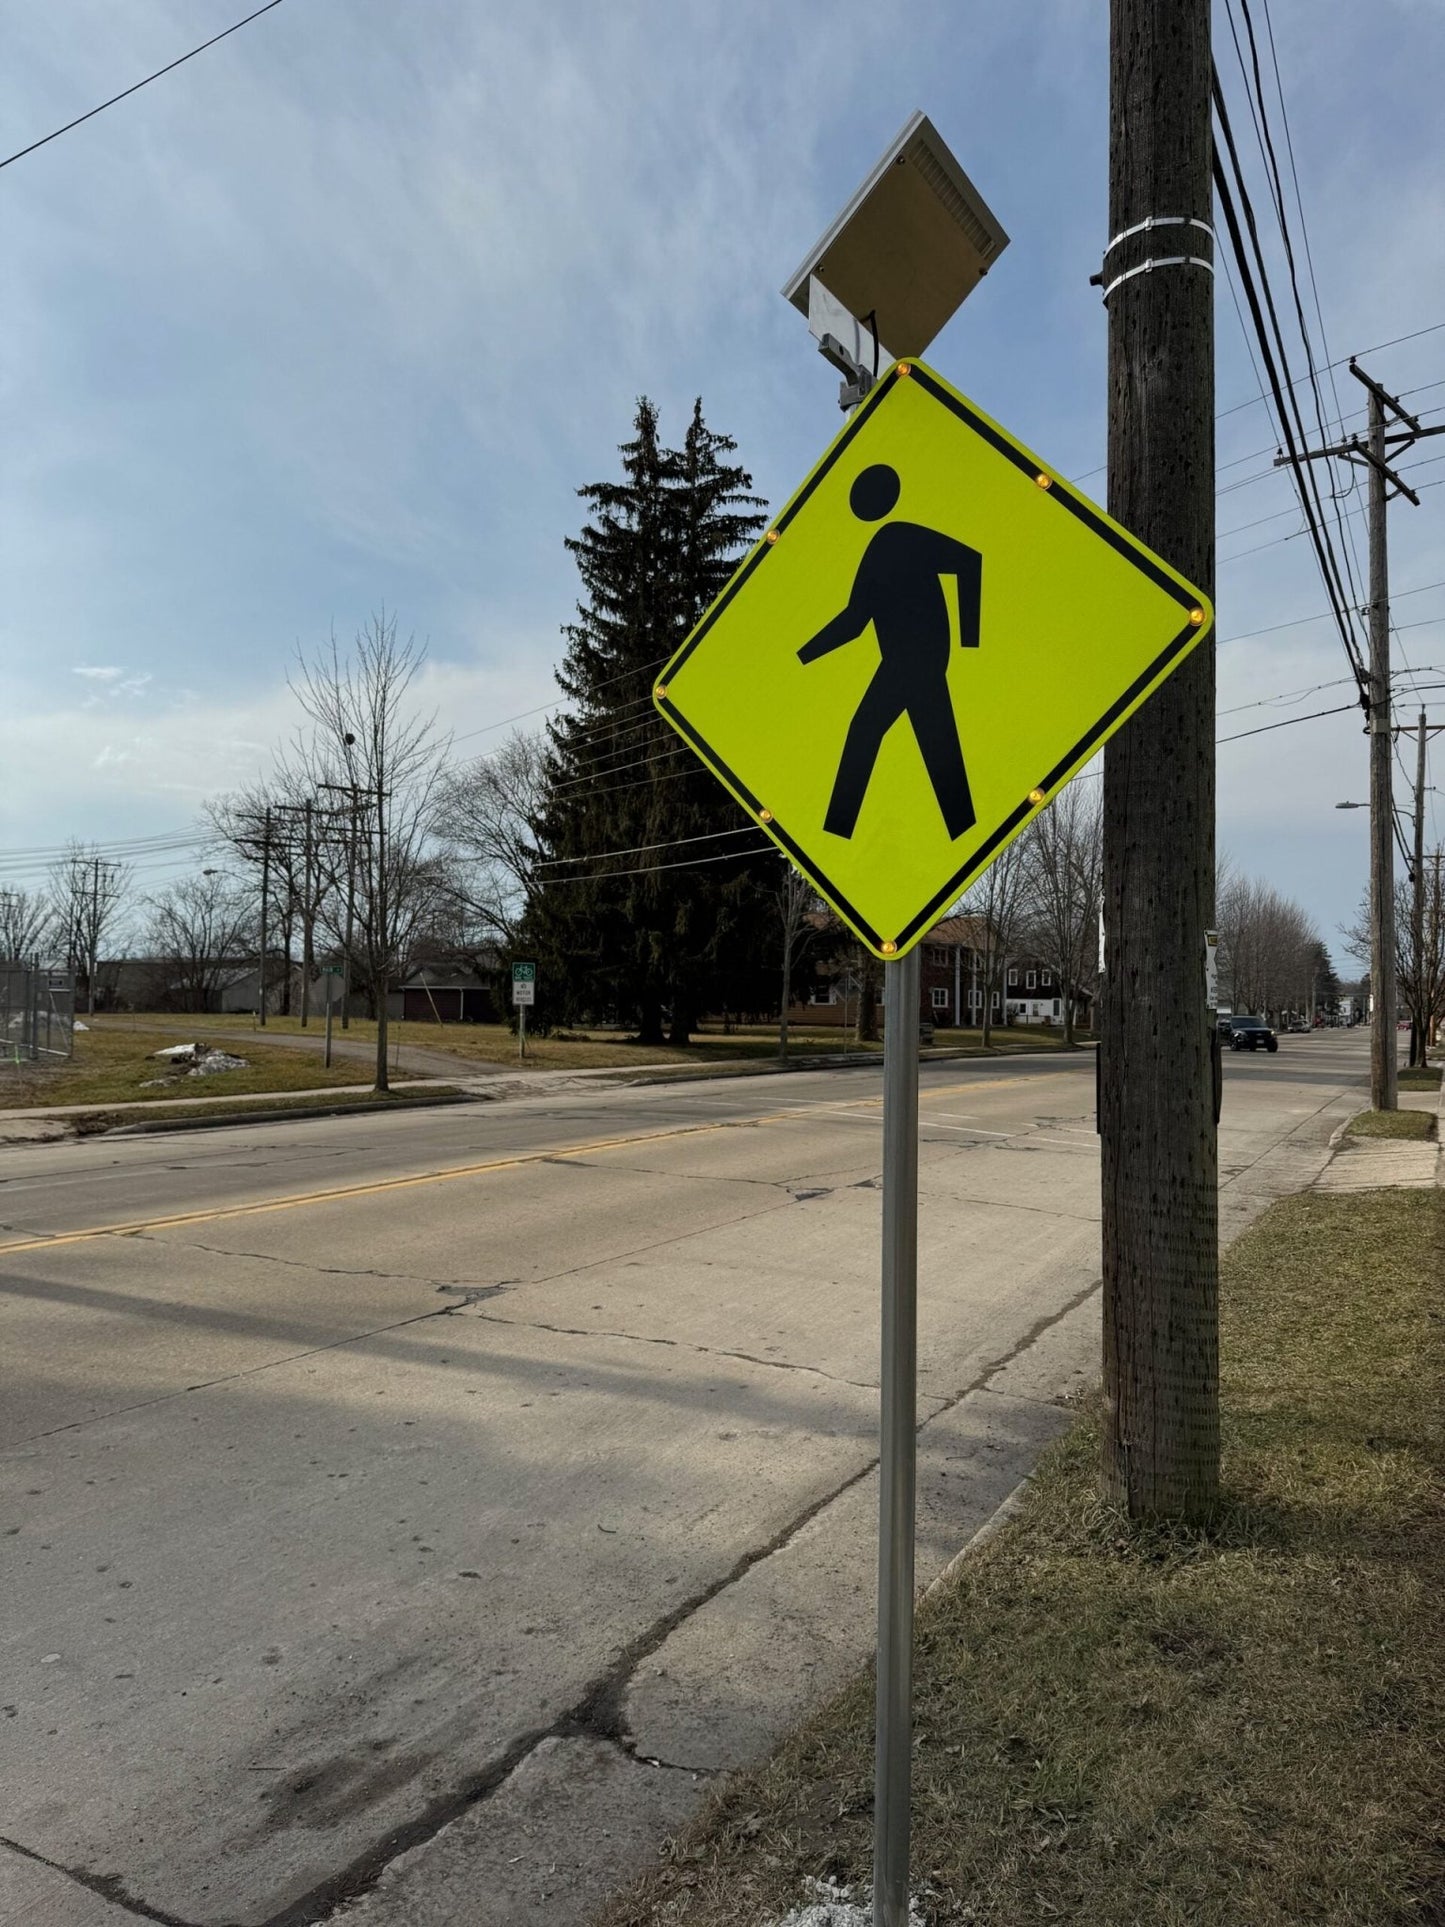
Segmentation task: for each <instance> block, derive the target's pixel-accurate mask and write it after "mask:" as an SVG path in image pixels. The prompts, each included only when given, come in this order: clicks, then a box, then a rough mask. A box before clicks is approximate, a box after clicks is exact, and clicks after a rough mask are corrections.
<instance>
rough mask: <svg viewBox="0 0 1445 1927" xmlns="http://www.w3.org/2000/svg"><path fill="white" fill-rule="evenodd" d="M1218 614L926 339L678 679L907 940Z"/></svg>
mask: <svg viewBox="0 0 1445 1927" xmlns="http://www.w3.org/2000/svg"><path fill="white" fill-rule="evenodd" d="M1212 622H1213V611H1212V610H1211V608H1210V605H1209V602H1208V600H1207V599H1206V597H1204V596H1203V595H1202V594H1201V593H1200V592H1199V590H1198V589H1196V588H1194V587H1193V586H1192V585H1191V584H1190V583H1188V582H1186V581H1185V579H1184V578H1183V576H1181V575H1180V574H1179V573H1178V572H1177V571H1176V570H1174V569H1172V568H1171V567H1170V566H1169V565H1168V563H1167V562H1164V561H1162V560H1161V559H1160V557H1158V556H1157V555H1154V554H1152V553H1151V551H1150V550H1148V549H1147V548H1145V546H1144V545H1143V543H1142V542H1139V541H1137V540H1136V539H1135V538H1134V537H1133V536H1132V535H1130V534H1129V532H1128V530H1127V529H1123V528H1121V527H1120V526H1119V524H1118V523H1117V522H1115V521H1113V520H1112V519H1111V518H1110V517H1109V516H1108V515H1107V514H1106V513H1105V512H1104V510H1103V509H1101V508H1099V507H1098V506H1097V504H1095V503H1093V502H1091V501H1089V500H1088V499H1087V497H1085V496H1084V495H1082V494H1080V492H1079V491H1078V490H1077V489H1076V488H1075V487H1073V485H1072V484H1071V483H1069V482H1068V481H1066V480H1065V479H1064V477H1063V476H1061V475H1059V474H1057V473H1056V472H1055V471H1054V470H1053V469H1050V468H1048V467H1046V466H1045V465H1044V464H1043V463H1042V462H1040V460H1039V458H1038V457H1037V456H1036V455H1034V454H1032V453H1031V452H1030V451H1029V450H1028V449H1027V448H1025V447H1024V446H1023V444H1022V443H1021V442H1018V441H1016V440H1015V439H1014V438H1013V436H1011V435H1010V434H1008V433H1007V431H1006V430H1004V429H1002V428H1000V427H999V425H998V423H997V422H994V421H991V420H990V419H989V418H988V417H987V416H986V415H985V414H983V412H982V411H981V410H980V409H978V408H976V407H975V406H974V405H973V403H972V402H970V401H967V400H965V398H964V397H963V396H962V395H960V394H958V393H957V392H956V390H954V389H953V388H951V387H949V385H948V383H947V382H945V381H943V380H942V379H941V377H939V376H938V375H936V374H934V373H933V371H932V370H931V369H929V368H926V367H925V366H924V365H923V363H922V362H918V361H901V362H898V363H896V364H895V365H894V366H893V367H892V368H891V369H890V370H889V371H888V373H887V374H886V375H884V377H883V378H882V380H881V381H880V382H879V383H878V384H877V386H876V387H875V388H874V389H873V390H872V392H871V393H870V394H869V396H868V398H867V399H866V401H864V403H863V405H862V406H861V407H860V408H859V409H858V410H857V411H856V412H855V413H854V415H853V416H852V417H851V419H850V420H849V422H848V424H847V426H846V427H845V428H844V429H843V430H842V432H841V433H840V434H839V435H838V436H837V438H836V439H835V441H834V442H833V444H832V446H831V447H830V448H829V449H828V451H827V453H826V454H825V455H824V456H823V458H822V460H821V461H820V462H819V463H818V465H817V467H816V468H815V469H814V470H813V472H812V474H811V475H810V476H809V477H808V478H807V480H806V481H805V482H804V483H803V485H802V487H801V488H800V489H799V490H798V492H797V494H796V495H794V497H793V499H792V500H791V501H790V502H789V503H788V504H787V506H786V507H785V508H784V509H783V511H782V513H781V514H780V515H779V516H778V517H777V518H776V520H775V521H774V522H773V524H772V526H771V527H770V528H769V529H768V531H767V534H766V537H765V538H764V540H763V541H762V542H760V543H759V544H758V546H757V547H756V548H755V549H754V550H753V551H752V553H751V554H750V555H749V556H748V557H747V558H746V559H745V561H744V562H743V564H742V566H741V567H740V568H739V570H738V572H737V574H736V575H735V576H734V577H733V579H732V581H731V582H730V583H729V584H728V586H727V587H726V588H725V589H724V590H723V592H722V594H721V596H719V598H718V600H717V601H716V602H715V603H714V604H713V606H712V608H711V609H709V610H708V612H707V614H706V615H705V616H704V617H703V619H702V621H701V622H700V623H699V624H698V626H697V628H696V629H694V630H693V632H692V634H691V635H690V636H689V637H688V638H687V640H686V641H685V642H684V643H683V645H682V647H681V649H680V650H679V651H678V653H677V654H676V655H675V656H674V657H673V659H672V661H671V662H670V663H669V664H668V665H667V668H666V669H665V670H664V671H663V672H662V674H661V675H660V676H659V677H658V680H657V684H656V686H655V689H654V692H653V693H654V700H655V702H656V705H657V707H658V709H659V710H660V711H661V713H662V714H663V716H665V717H666V718H667V720H668V722H669V723H670V724H671V725H672V727H673V728H674V729H676V730H677V731H678V733H679V735H681V736H682V737H684V738H685V739H686V741H687V743H688V744H689V746H690V747H691V748H692V749H693V751H694V752H695V753H696V754H697V755H698V756H699V757H700V758H701V759H702V761H703V762H705V763H706V764H707V765H708V766H709V768H711V769H712V771H713V773H714V774H715V775H716V776H718V777H719V778H720V779H721V780H722V782H723V783H725V784H726V785H727V787H728V788H729V789H730V790H731V791H732V793H733V795H734V796H735V797H736V798H737V800H738V801H739V803H741V804H742V806H743V808H744V809H746V810H747V812H748V813H749V815H750V816H751V817H752V819H753V821H754V822H755V823H756V824H757V825H758V826H759V828H760V829H762V830H763V831H764V832H765V833H766V834H767V835H768V836H770V837H771V838H772V839H773V841H774V842H775V843H777V844H779V845H780V846H781V847H782V849H783V850H785V851H786V853H787V854H788V856H790V857H791V858H792V860H793V862H794V863H795V864H796V865H797V866H798V868H799V869H800V870H802V871H803V872H804V873H805V874H806V875H807V876H809V877H810V878H811V879H812V881H813V883H814V884H815V885H816V887H817V889H818V891H819V892H820V894H821V895H822V896H824V897H826V898H827V900H828V902H829V903H831V904H832V905H833V907H834V909H835V910H837V911H838V913H839V915H840V916H841V917H842V918H843V921H844V922H845V923H847V924H848V925H849V926H850V927H851V928H852V929H853V930H854V931H855V932H856V933H857V935H858V936H859V937H861V938H862V940H863V942H864V943H865V944H866V945H867V946H868V948H869V949H870V950H871V951H872V952H873V953H874V955H875V956H880V957H883V958H885V959H890V960H891V959H895V958H898V957H901V956H903V955H904V954H905V953H906V952H907V951H909V950H911V949H912V948H913V946H914V945H915V944H916V943H918V942H919V941H920V939H921V938H922V937H923V936H924V935H926V933H927V932H928V931H929V930H930V929H931V928H932V926H933V925H934V924H935V923H936V922H937V921H938V919H939V918H940V917H941V916H942V915H944V914H945V912H946V911H947V910H948V908H949V907H950V905H952V904H953V903H955V902H957V900H958V898H959V896H960V895H961V894H962V893H963V891H964V890H966V889H967V888H968V886H969V884H970V883H972V882H973V880H974V879H975V878H976V877H978V876H979V875H980V874H981V873H982V872H983V871H984V870H985V869H987V867H988V865H989V864H990V863H992V862H993V860H994V858H995V857H996V856H998V854H999V852H1000V851H1001V850H1003V849H1004V848H1005V847H1006V846H1007V845H1008V844H1009V843H1011V842H1012V841H1013V839H1014V837H1016V836H1017V835H1018V834H1019V833H1020V831H1021V830H1023V829H1025V828H1026V827H1027V826H1028V824H1029V823H1030V822H1032V821H1033V819H1034V818H1035V817H1036V816H1037V815H1038V813H1039V811H1040V810H1042V809H1043V808H1044V807H1045V805H1046V804H1047V803H1049V802H1050V801H1051V800H1052V798H1053V797H1054V796H1055V795H1057V793H1058V792H1059V790H1061V789H1062V788H1063V787H1064V785H1065V784H1066V783H1067V782H1068V781H1069V779H1070V777H1072V776H1073V775H1075V774H1076V773H1077V771H1078V770H1079V769H1080V768H1081V767H1082V766H1083V764H1085V763H1086V762H1088V760H1089V759H1090V757H1092V756H1093V755H1094V754H1095V752H1096V751H1097V750H1098V749H1099V748H1100V747H1101V746H1102V745H1103V744H1104V743H1105V742H1106V741H1107V740H1108V738H1109V737H1110V736H1112V735H1113V734H1114V732H1115V731H1116V730H1117V729H1119V728H1120V727H1121V726H1122V725H1123V724H1124V723H1125V722H1127V720H1128V719H1129V717H1130V716H1132V715H1133V713H1134V711H1135V710H1136V709H1138V708H1139V706H1140V705H1141V704H1142V703H1144V702H1146V701H1147V700H1148V698H1149V696H1150V694H1151V693H1152V692H1153V691H1154V690H1155V689H1157V688H1158V686H1159V684H1160V683H1161V682H1162V681H1163V680H1164V678H1165V677H1166V676H1168V675H1169V674H1170V672H1171V671H1172V670H1174V669H1176V668H1177V667H1178V666H1179V664H1180V663H1181V662H1183V661H1184V659H1185V658H1186V656H1188V655H1189V653H1190V652H1191V650H1193V649H1194V648H1195V646H1196V645H1197V644H1198V643H1199V642H1200V640H1201V639H1202V638H1203V637H1205V636H1207V635H1208V634H1209V631H1210V627H1211V624H1212ZM1159 780H1160V781H1161V782H1167V781H1168V771H1167V770H1161V771H1160V772H1159Z"/></svg>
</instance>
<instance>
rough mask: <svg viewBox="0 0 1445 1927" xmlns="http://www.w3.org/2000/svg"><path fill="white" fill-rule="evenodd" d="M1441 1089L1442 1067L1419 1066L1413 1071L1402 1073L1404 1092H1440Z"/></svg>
mask: <svg viewBox="0 0 1445 1927" xmlns="http://www.w3.org/2000/svg"><path fill="white" fill-rule="evenodd" d="M1439 1088H1440V1066H1439V1065H1438V1064H1417V1065H1416V1066H1415V1067H1414V1069H1413V1070H1411V1069H1404V1070H1402V1071H1401V1072H1400V1089H1401V1090H1402V1091H1438V1090H1439Z"/></svg>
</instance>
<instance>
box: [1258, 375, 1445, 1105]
mask: <svg viewBox="0 0 1445 1927" xmlns="http://www.w3.org/2000/svg"><path fill="white" fill-rule="evenodd" d="M1350 373H1351V374H1352V375H1353V376H1354V378H1355V380H1356V381H1358V382H1359V383H1361V385H1362V386H1363V387H1364V388H1365V389H1366V390H1367V392H1368V394H1369V397H1370V400H1369V433H1368V436H1367V437H1366V439H1365V440H1364V441H1361V439H1360V437H1359V436H1358V435H1350V436H1348V437H1347V438H1346V439H1345V440H1344V441H1342V442H1336V443H1334V444H1333V445H1332V446H1331V447H1329V448H1312V449H1307V450H1306V451H1305V453H1304V456H1303V459H1304V460H1305V461H1311V462H1318V461H1331V460H1339V461H1344V462H1357V463H1359V464H1360V466H1361V467H1364V468H1367V469H1368V470H1369V472H1370V500H1369V528H1370V603H1369V622H1370V679H1369V716H1370V723H1369V729H1370V997H1371V1000H1372V1002H1373V1003H1374V1006H1375V1010H1374V1024H1373V1026H1372V1029H1371V1033H1370V1105H1371V1108H1372V1109H1374V1110H1376V1111H1395V1110H1398V1109H1399V1070H1398V1065H1397V1059H1398V1055H1399V1045H1398V1042H1397V1041H1396V1036H1395V1029H1396V1021H1397V1005H1398V1001H1399V1000H1398V996H1397V987H1396V974H1395V848H1394V839H1395V802H1394V794H1393V784H1392V780H1391V766H1392V762H1393V757H1394V749H1393V725H1392V722H1391V716H1390V558H1389V544H1388V539H1387V532H1386V526H1385V506H1386V504H1387V503H1388V502H1390V501H1392V500H1393V499H1394V497H1395V496H1397V495H1403V496H1404V497H1405V499H1406V501H1408V502H1413V503H1414V505H1415V507H1416V508H1419V506H1420V498H1419V496H1418V495H1417V494H1416V493H1415V491H1414V489H1412V488H1411V487H1410V486H1409V485H1408V484H1407V483H1406V482H1405V481H1404V480H1403V479H1402V478H1401V476H1400V475H1399V474H1398V473H1397V472H1396V470H1395V469H1394V468H1392V467H1391V466H1390V463H1391V461H1392V460H1395V459H1398V457H1399V456H1401V455H1403V454H1405V453H1406V452H1407V451H1408V450H1409V449H1411V448H1412V447H1413V446H1414V445H1415V443H1416V442H1417V441H1423V440H1424V439H1425V438H1426V437H1427V436H1430V435H1445V423H1442V424H1439V425H1437V426H1436V427H1434V428H1424V427H1422V426H1421V424H1420V422H1419V421H1418V420H1417V419H1416V417H1415V416H1414V415H1412V414H1411V413H1410V412H1409V410H1408V409H1406V408H1403V407H1402V406H1401V405H1400V402H1399V401H1398V400H1397V398H1396V397H1395V396H1394V395H1392V394H1390V393H1389V392H1388V391H1387V390H1386V389H1384V388H1382V387H1381V386H1380V384H1379V382H1377V381H1373V380H1371V378H1370V376H1369V375H1367V374H1366V373H1365V371H1364V369H1363V368H1361V367H1360V365H1359V363H1358V362H1357V361H1351V363H1350ZM1387 413H1388V414H1389V416H1390V419H1391V422H1392V423H1394V424H1397V426H1395V427H1392V428H1391V429H1390V431H1389V432H1388V433H1387V432H1386V426H1385V416H1386V414H1387ZM1292 461H1293V457H1291V456H1288V455H1277V456H1276V457H1275V467H1276V468H1279V467H1281V466H1283V465H1285V464H1287V463H1291V462H1292ZM1416 870H1417V874H1418V870H1419V866H1418V864H1417V866H1416Z"/></svg>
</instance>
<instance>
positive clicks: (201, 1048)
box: [151, 1043, 250, 1083]
mask: <svg viewBox="0 0 1445 1927" xmlns="http://www.w3.org/2000/svg"><path fill="white" fill-rule="evenodd" d="M151 1055H152V1057H155V1058H158V1059H159V1060H160V1061H161V1062H162V1063H163V1064H168V1065H169V1066H170V1067H171V1068H172V1069H173V1070H180V1069H182V1068H183V1067H184V1066H186V1065H189V1066H190V1068H189V1069H188V1070H187V1071H186V1075H187V1077H214V1076H215V1075H216V1073H217V1072H218V1071H244V1070H246V1069H247V1068H248V1067H249V1061H250V1060H249V1059H247V1058H245V1057H232V1056H231V1055H230V1053H229V1052H228V1051H223V1050H213V1049H212V1047H211V1046H210V1045H209V1044H200V1043H197V1044H168V1045H167V1046H166V1048H165V1049H164V1050H158V1051H152V1052H151ZM163 1081H164V1080H163V1079H160V1078H153V1079H152V1080H151V1082H152V1083H161V1082H163Z"/></svg>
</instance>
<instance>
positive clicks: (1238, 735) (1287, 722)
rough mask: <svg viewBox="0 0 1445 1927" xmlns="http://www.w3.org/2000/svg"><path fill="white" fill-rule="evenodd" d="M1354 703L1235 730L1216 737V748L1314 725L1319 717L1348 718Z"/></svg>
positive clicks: (1315, 710)
mask: <svg viewBox="0 0 1445 1927" xmlns="http://www.w3.org/2000/svg"><path fill="white" fill-rule="evenodd" d="M1356 707H1357V705H1356V704H1355V703H1341V704H1339V705H1338V707H1336V708H1334V709H1312V710H1311V711H1310V713H1309V715H1308V716H1286V717H1285V719H1284V721H1283V722H1279V723H1261V724H1259V726H1258V728H1256V729H1241V730H1236V732H1235V733H1234V735H1232V736H1216V737H1215V739H1214V740H1215V744H1216V746H1217V745H1219V744H1220V743H1238V742H1242V741H1243V740H1244V738H1245V737H1246V736H1263V735H1264V734H1265V733H1266V731H1268V730H1271V729H1289V728H1291V727H1293V725H1294V724H1295V723H1316V722H1318V721H1319V719H1320V717H1321V716H1348V715H1351V714H1352V713H1353V712H1354V710H1355V709H1356Z"/></svg>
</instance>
